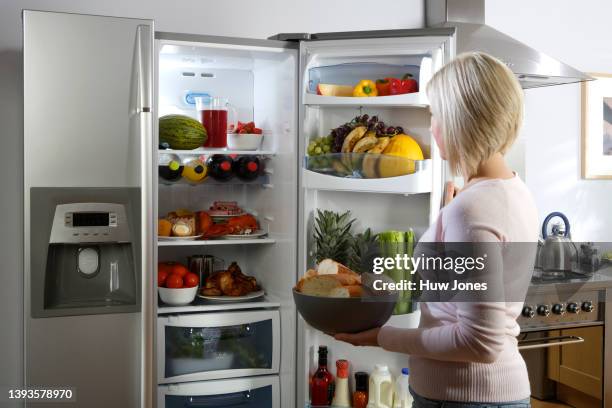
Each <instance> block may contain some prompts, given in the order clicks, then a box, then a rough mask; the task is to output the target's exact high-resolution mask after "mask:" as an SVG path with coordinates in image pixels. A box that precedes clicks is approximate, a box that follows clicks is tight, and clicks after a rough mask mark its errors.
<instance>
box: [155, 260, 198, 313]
mask: <svg viewBox="0 0 612 408" xmlns="http://www.w3.org/2000/svg"><path fill="white" fill-rule="evenodd" d="M199 285H200V278H199V277H198V275H196V274H195V273H192V272H189V269H187V267H186V266H185V265H183V264H180V263H178V262H160V263H159V264H158V265H157V291H158V293H159V297H160V298H161V300H162V302H164V303H166V304H168V305H171V306H184V305H188V304H190V303H191V302H193V300H194V299H195V297H196V295H197V293H198V288H199Z"/></svg>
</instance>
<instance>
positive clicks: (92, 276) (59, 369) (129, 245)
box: [23, 11, 154, 408]
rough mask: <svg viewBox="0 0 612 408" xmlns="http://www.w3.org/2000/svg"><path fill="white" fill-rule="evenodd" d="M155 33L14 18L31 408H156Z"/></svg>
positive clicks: (58, 18)
mask: <svg viewBox="0 0 612 408" xmlns="http://www.w3.org/2000/svg"><path fill="white" fill-rule="evenodd" d="M153 32H154V31H153V22H152V21H151V20H139V19H128V18H111V17H99V16H86V15H76V14H66V13H52V12H38V11H24V12H23V38H24V40H23V49H24V194H25V199H24V206H25V208H24V220H25V221H24V222H25V225H24V230H25V237H24V238H25V242H24V246H25V254H24V259H25V279H24V280H25V297H24V298H25V305H24V307H25V339H26V340H25V341H26V347H25V358H26V363H25V376H26V379H25V384H26V386H28V387H34V388H38V387H41V388H50V387H54V388H59V389H61V388H64V387H70V388H71V391H72V398H71V401H73V402H71V403H69V402H67V401H56V402H55V403H49V402H44V403H38V402H35V401H32V402H29V403H28V404H27V406H38V405H39V404H40V405H41V406H45V407H51V406H67V405H69V406H77V407H88V408H93V407H137V406H141V405H142V406H150V405H151V399H152V396H153V393H154V390H153V388H152V384H153V380H152V361H153V354H152V353H153V344H152V342H153V335H152V333H153V311H152V308H153V299H152V298H151V294H153V293H154V291H153V286H152V276H153V275H152V272H151V271H152V270H153V265H152V259H153V255H152V249H153V247H152V245H153V242H152V236H153V231H152V228H153V226H154V223H153V213H152V181H151V175H152V160H153V153H152V118H151V115H152V113H151V106H152V103H153V102H152V95H153V91H152V90H153V82H152V78H153V56H152V50H153ZM147 272H148V273H147Z"/></svg>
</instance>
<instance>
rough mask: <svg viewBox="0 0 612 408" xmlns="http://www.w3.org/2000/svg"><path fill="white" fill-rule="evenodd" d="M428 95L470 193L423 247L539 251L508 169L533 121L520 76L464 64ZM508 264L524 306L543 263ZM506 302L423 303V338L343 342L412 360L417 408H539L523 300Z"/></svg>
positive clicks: (453, 205)
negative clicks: (513, 246) (523, 246)
mask: <svg viewBox="0 0 612 408" xmlns="http://www.w3.org/2000/svg"><path fill="white" fill-rule="evenodd" d="M427 95H428V97H429V100H430V104H431V113H432V118H431V132H432V134H433V138H434V139H435V141H436V143H437V145H438V146H439V148H440V153H441V155H442V157H443V158H444V159H446V160H448V162H449V165H450V167H451V169H452V170H453V172H454V173H455V174H459V175H461V176H463V177H464V179H465V181H466V184H465V185H464V187H463V188H462V189H461V190H460V191H459V192H456V191H455V189H454V187H453V186H452V185H451V186H450V190H449V188H448V186H447V198H446V205H445V206H444V207H443V208H442V210H441V211H440V215H439V216H438V218H437V220H436V222H435V223H434V225H432V226H431V227H430V228H429V229H428V230H427V231H426V232H425V234H423V236H422V238H421V242H483V243H484V242H486V243H491V242H493V243H495V242H500V243H504V244H506V243H512V242H515V243H525V242H536V241H537V237H538V216H537V210H536V207H535V205H534V202H533V199H532V197H531V194H530V192H529V190H528V189H527V187H526V186H525V184H524V183H523V181H521V179H520V178H519V177H518V176H517V175H516V174H515V173H513V172H512V171H511V169H510V168H508V165H507V164H506V162H505V161H504V153H505V152H506V151H507V149H508V148H509V147H510V146H511V145H512V143H513V142H514V140H515V139H516V136H517V133H518V131H519V128H520V126H521V121H522V116H523V92H522V90H521V87H520V86H519V84H518V82H517V80H516V78H515V77H514V75H513V74H512V72H511V71H510V70H509V69H508V68H507V67H506V66H505V65H504V64H503V63H501V62H500V61H499V60H497V59H495V58H493V57H491V56H489V55H487V54H484V53H468V54H462V55H460V56H458V57H457V58H456V59H455V60H453V61H451V62H450V63H449V64H447V65H446V66H444V67H443V68H442V69H440V71H438V72H437V73H436V74H435V75H434V77H433V78H432V80H431V81H430V82H429V84H428V86H427ZM449 192H450V194H448V193H449ZM418 252H419V251H418V246H417V249H416V250H415V253H418ZM501 257H502V258H503V259H502V264H503V266H502V268H501V270H502V274H504V275H508V276H504V281H509V282H513V283H514V280H517V279H518V280H521V282H518V283H519V284H520V286H521V287H523V288H524V290H523V292H522V296H523V297H524V295H525V292H526V288H527V287H528V284H529V278H530V276H531V274H530V272H531V271H532V270H533V269H532V268H533V261H534V259H533V256H528V255H525V256H518V257H514V258H513V259H506V254H505V253H502V255H501ZM508 258H509V257H508ZM525 271H528V272H529V273H524V272H525ZM502 300H504V301H502ZM505 300H506V299H500V301H496V302H472V303H448V302H447V303H422V304H421V321H420V324H419V327H418V328H415V329H398V328H394V327H388V326H386V327H384V328H377V329H372V330H368V331H365V332H362V333H357V334H338V335H336V339H337V340H341V341H346V342H348V343H351V344H353V345H358V346H380V347H383V348H384V349H386V350H389V351H395V352H401V353H406V354H409V355H410V371H411V372H410V374H411V375H410V388H411V393H412V394H413V396H414V405H413V407H415V408H435V407H446V408H449V407H453V408H459V407H488V408H494V407H504V408H506V407H508V408H510V407H512V408H523V407H529V406H530V403H529V395H530V387H529V380H528V376H527V368H526V366H525V362H524V361H523V359H522V357H521V355H520V354H519V352H518V349H517V340H516V336H517V335H518V334H519V331H520V330H519V326H518V324H517V322H516V319H517V317H518V316H519V314H520V312H521V307H522V303H521V302H520V301H519V300H523V299H513V300H514V302H510V301H508V302H506V301H505Z"/></svg>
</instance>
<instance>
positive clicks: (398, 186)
mask: <svg viewBox="0 0 612 408" xmlns="http://www.w3.org/2000/svg"><path fill="white" fill-rule="evenodd" d="M430 161H431V160H424V162H430ZM431 167H432V166H429V165H426V166H423V169H422V170H420V171H417V172H416V173H413V174H408V175H406V176H398V177H386V178H372V179H361V178H348V177H336V176H332V175H327V174H321V173H316V172H314V171H311V170H307V169H302V186H303V187H304V188H306V189H313V190H332V191H354V192H363V193H388V194H405V195H408V194H422V193H430V192H431V191H432V188H433V176H432V168H431Z"/></svg>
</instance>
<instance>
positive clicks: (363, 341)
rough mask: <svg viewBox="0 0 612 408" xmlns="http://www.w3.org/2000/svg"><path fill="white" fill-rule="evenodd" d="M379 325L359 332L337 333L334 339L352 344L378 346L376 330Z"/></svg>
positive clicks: (378, 328) (377, 330) (378, 329)
mask: <svg viewBox="0 0 612 408" xmlns="http://www.w3.org/2000/svg"><path fill="white" fill-rule="evenodd" d="M379 331H380V327H377V328H375V329H370V330H366V331H362V332H360V333H338V334H336V335H334V339H336V340H338V341H344V342H346V343H350V344H352V345H353V346H372V347H378V346H379V344H378V332H379Z"/></svg>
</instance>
